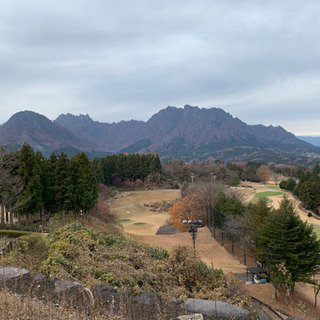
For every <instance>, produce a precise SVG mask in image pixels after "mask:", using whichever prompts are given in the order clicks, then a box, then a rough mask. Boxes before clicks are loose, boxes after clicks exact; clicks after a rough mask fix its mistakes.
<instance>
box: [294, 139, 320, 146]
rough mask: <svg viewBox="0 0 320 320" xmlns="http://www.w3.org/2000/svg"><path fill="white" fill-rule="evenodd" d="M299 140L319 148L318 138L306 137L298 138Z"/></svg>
mask: <svg viewBox="0 0 320 320" xmlns="http://www.w3.org/2000/svg"><path fill="white" fill-rule="evenodd" d="M297 138H299V139H300V140H303V141H306V142H308V143H311V144H312V145H314V146H317V147H320V136H319V137H308V136H298V137H297Z"/></svg>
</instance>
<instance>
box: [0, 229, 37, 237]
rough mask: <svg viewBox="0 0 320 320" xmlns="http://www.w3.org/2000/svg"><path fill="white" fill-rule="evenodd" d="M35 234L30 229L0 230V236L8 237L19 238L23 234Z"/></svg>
mask: <svg viewBox="0 0 320 320" xmlns="http://www.w3.org/2000/svg"><path fill="white" fill-rule="evenodd" d="M30 234H34V233H32V232H29V231H19V230H0V238H3V237H7V238H19V237H21V236H26V235H30Z"/></svg>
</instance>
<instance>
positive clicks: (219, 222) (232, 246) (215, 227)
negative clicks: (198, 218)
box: [208, 211, 257, 267]
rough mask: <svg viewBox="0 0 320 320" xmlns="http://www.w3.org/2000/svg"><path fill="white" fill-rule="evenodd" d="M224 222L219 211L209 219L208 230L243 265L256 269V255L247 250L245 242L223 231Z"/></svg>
mask: <svg viewBox="0 0 320 320" xmlns="http://www.w3.org/2000/svg"><path fill="white" fill-rule="evenodd" d="M224 221H225V216H224V215H223V214H222V213H219V212H217V211H216V212H214V213H213V216H212V217H210V219H208V228H209V230H210V231H211V233H212V235H213V237H214V239H215V240H216V241H217V242H218V243H219V244H220V245H221V246H223V247H225V248H226V250H227V251H228V252H229V253H230V254H232V255H233V256H234V257H235V258H236V259H238V260H239V261H240V262H241V263H242V264H244V265H245V266H247V267H255V266H256V265H257V263H256V259H255V258H254V255H253V254H252V253H251V252H250V250H249V249H248V248H246V246H245V245H244V244H243V242H241V241H239V240H236V239H235V237H233V236H232V235H231V234H230V233H228V232H227V231H225V230H223V228H222V226H223V224H224Z"/></svg>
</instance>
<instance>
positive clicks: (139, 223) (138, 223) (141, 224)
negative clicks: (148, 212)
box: [134, 222, 146, 226]
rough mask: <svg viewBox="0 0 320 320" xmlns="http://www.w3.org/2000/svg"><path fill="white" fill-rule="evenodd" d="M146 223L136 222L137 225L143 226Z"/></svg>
mask: <svg viewBox="0 0 320 320" xmlns="http://www.w3.org/2000/svg"><path fill="white" fill-rule="evenodd" d="M144 224H146V223H145V222H136V223H134V225H135V226H143V225H144Z"/></svg>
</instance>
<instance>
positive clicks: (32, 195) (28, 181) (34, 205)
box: [17, 144, 43, 225]
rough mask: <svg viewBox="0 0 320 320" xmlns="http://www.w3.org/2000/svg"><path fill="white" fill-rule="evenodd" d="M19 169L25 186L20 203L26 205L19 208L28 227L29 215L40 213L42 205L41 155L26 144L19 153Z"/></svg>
mask: <svg viewBox="0 0 320 320" xmlns="http://www.w3.org/2000/svg"><path fill="white" fill-rule="evenodd" d="M19 162H20V165H19V168H18V169H17V172H18V174H19V176H20V177H21V180H22V182H23V184H24V189H23V192H22V194H21V196H20V201H24V202H25V204H24V205H23V206H22V207H20V208H19V211H20V212H21V213H23V214H25V215H26V218H27V225H28V222H29V220H28V217H29V214H33V213H35V212H38V211H39V210H40V209H41V207H42V205H43V200H42V192H43V186H42V183H41V170H40V155H39V154H38V155H37V156H36V155H35V154H34V151H33V150H32V148H31V147H30V146H29V145H27V144H24V145H23V146H22V148H21V150H20V152H19Z"/></svg>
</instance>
